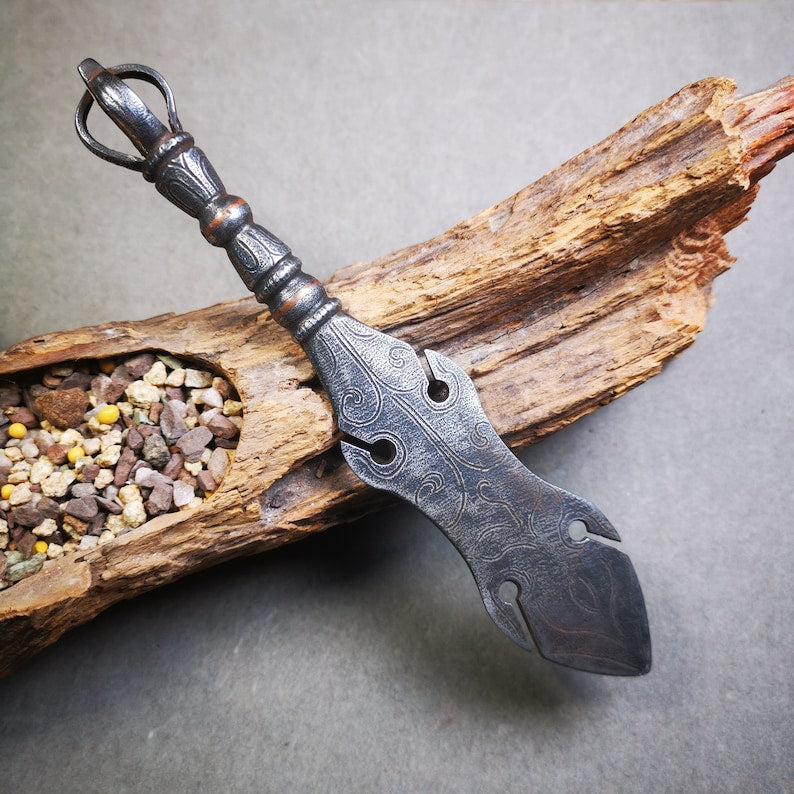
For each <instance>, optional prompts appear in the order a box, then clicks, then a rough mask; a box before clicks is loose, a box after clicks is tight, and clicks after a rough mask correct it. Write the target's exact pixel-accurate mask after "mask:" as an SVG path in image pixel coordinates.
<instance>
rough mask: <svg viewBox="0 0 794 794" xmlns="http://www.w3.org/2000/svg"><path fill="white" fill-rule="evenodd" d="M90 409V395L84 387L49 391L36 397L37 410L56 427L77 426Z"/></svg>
mask: <svg viewBox="0 0 794 794" xmlns="http://www.w3.org/2000/svg"><path fill="white" fill-rule="evenodd" d="M87 409H88V395H87V394H86V393H85V392H84V391H83V390H82V389H63V390H60V391H48V392H47V393H46V394H42V395H41V397H38V398H37V399H36V410H37V411H38V414H39V416H40V417H42V418H43V419H46V420H47V421H48V422H50V423H51V424H52V425H54V426H55V427H60V428H68V427H77V425H79V424H80V423H81V422H82V421H83V415H84V414H85V412H86V410H87Z"/></svg>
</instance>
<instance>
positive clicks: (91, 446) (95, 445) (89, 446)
mask: <svg viewBox="0 0 794 794" xmlns="http://www.w3.org/2000/svg"><path fill="white" fill-rule="evenodd" d="M101 444H102V442H101V441H100V439H98V438H87V439H86V440H85V441H83V443H82V447H83V452H85V454H86V455H96V454H97V452H99V450H100V449H101V448H102V446H101Z"/></svg>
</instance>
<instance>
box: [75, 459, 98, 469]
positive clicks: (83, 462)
mask: <svg viewBox="0 0 794 794" xmlns="http://www.w3.org/2000/svg"><path fill="white" fill-rule="evenodd" d="M93 462H94V459H93V458H92V457H91V456H90V455H82V456H81V457H79V458H78V459H77V460H76V461H75V462H74V470H75V471H82V470H83V469H84V468H85V467H86V466H88V464H89V463H93Z"/></svg>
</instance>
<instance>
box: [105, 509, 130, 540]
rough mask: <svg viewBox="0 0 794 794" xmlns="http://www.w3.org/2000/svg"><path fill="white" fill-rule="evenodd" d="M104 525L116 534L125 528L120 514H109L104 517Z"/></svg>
mask: <svg viewBox="0 0 794 794" xmlns="http://www.w3.org/2000/svg"><path fill="white" fill-rule="evenodd" d="M105 526H106V527H107V528H108V529H109V530H110V531H111V532H113V533H114V534H116V535H118V534H120V533H121V532H124V530H125V529H127V525H126V524H125V523H124V519H123V518H122V516H121V515H113V514H111V515H109V516H108V517H107V518H106V519H105Z"/></svg>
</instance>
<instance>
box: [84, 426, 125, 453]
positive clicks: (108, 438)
mask: <svg viewBox="0 0 794 794" xmlns="http://www.w3.org/2000/svg"><path fill="white" fill-rule="evenodd" d="M117 444H121V430H111V431H110V432H108V433H105V435H104V436H102V438H100V439H99V448H100V449H101V450H102V451H103V452H104V451H105V450H106V449H107V448H108V447H114V446H116V445H117ZM83 449H85V447H83Z"/></svg>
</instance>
